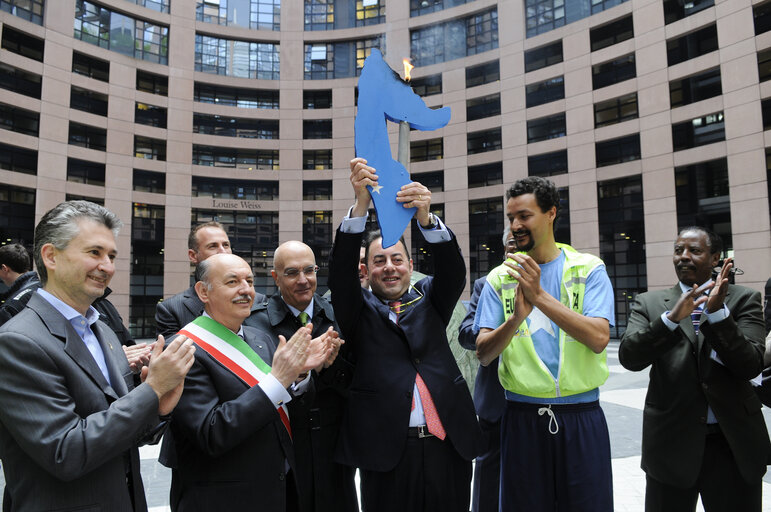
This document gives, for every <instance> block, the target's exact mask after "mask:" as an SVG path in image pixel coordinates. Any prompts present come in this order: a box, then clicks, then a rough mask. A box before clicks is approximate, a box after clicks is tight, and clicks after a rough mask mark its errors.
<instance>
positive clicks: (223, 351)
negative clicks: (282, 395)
mask: <svg viewBox="0 0 771 512" xmlns="http://www.w3.org/2000/svg"><path fill="white" fill-rule="evenodd" d="M178 334H181V335H183V336H187V337H188V338H190V339H191V340H193V342H194V343H195V344H196V345H198V346H199V347H201V349H203V351H204V352H206V353H207V354H209V355H210V356H212V357H213V358H214V359H216V360H217V361H219V362H220V363H221V364H222V365H223V366H224V367H225V368H227V369H228V370H230V371H231V372H233V373H234V374H235V375H236V376H237V377H238V378H239V379H241V380H242V381H244V382H245V383H246V385H247V386H249V387H254V386H256V385H257V384H258V383H259V382H260V381H261V380H262V379H263V378H265V376H266V375H267V374H268V373H270V365H269V364H268V363H266V362H265V361H263V360H262V358H260V356H259V355H257V352H255V351H254V349H252V347H250V346H249V345H248V344H247V343H246V342H245V341H244V340H242V339H241V338H240V337H238V335H236V334H235V333H234V332H233V331H231V330H230V329H228V328H227V327H225V326H224V325H222V324H220V323H219V322H217V321H216V320H214V319H213V318H209V317H207V316H199V317H198V318H196V319H195V320H193V321H192V322H190V323H189V324H187V325H186V326H184V327H183V328H182V329H181V330H180V331H179V333H178ZM277 411H278V415H279V417H281V422H282V423H283V424H284V426H285V427H286V430H287V432H289V436H290V437H291V435H292V429H291V428H290V426H289V415H288V413H287V409H286V405H284V404H281V405H280V406H279V407H278V408H277Z"/></svg>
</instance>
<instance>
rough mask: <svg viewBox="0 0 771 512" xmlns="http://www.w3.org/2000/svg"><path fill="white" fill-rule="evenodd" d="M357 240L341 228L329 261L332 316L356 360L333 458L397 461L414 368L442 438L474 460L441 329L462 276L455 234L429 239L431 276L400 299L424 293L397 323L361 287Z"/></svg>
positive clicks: (463, 395) (475, 441)
mask: <svg viewBox="0 0 771 512" xmlns="http://www.w3.org/2000/svg"><path fill="white" fill-rule="evenodd" d="M361 239H362V234H361V233H359V234H348V233H343V232H341V231H339V230H338V232H337V237H336V238H335V243H334V246H333V248H332V254H331V256H330V263H329V285H330V289H331V290H332V304H333V305H334V308H335V316H336V317H337V322H338V324H339V325H340V327H341V329H342V331H343V335H344V337H345V340H346V344H350V345H349V348H350V349H351V350H352V351H353V353H354V357H355V360H356V369H355V370H354V374H353V383H352V385H351V389H350V395H349V398H348V409H347V411H346V413H345V416H344V418H343V428H342V431H341V433H340V441H339V446H338V460H340V461H341V462H343V463H344V464H347V465H349V466H357V467H359V468H361V469H365V470H373V471H389V470H391V469H393V468H394V467H395V466H396V464H397V462H398V461H399V459H400V458H401V456H402V454H403V452H404V447H405V444H406V442H407V429H408V427H409V416H410V409H411V405H412V390H413V385H414V383H415V376H416V373H417V372H418V371H419V372H420V375H421V377H423V380H424V381H425V383H426V386H427V387H428V390H429V391H430V392H431V397H432V398H433V401H434V404H435V405H436V408H437V411H438V412H439V417H440V419H441V420H442V423H443V424H444V428H445V431H446V432H447V438H446V440H445V441H446V442H449V443H452V445H453V447H454V448H455V449H456V450H457V452H458V453H459V454H460V456H461V457H463V458H464V459H466V460H471V459H473V458H474V457H475V456H476V455H477V454H478V453H479V450H480V448H481V432H480V430H479V423H478V422H477V419H476V414H475V413H474V404H473V402H472V401H471V395H470V394H469V391H468V386H467V385H466V381H465V379H464V378H463V376H462V375H461V373H460V370H459V369H458V365H457V364H456V363H455V358H454V357H453V355H452V352H451V351H450V347H449V345H448V342H447V335H446V333H445V326H446V325H447V322H448V321H449V320H450V316H451V315H452V310H453V308H454V307H455V303H456V301H457V300H458V298H459V297H460V294H461V293H462V292H463V287H464V285H465V280H466V266H465V263H464V261H463V256H462V255H461V253H460V249H459V248H458V243H457V241H456V240H455V237H453V239H452V240H450V241H449V242H442V243H436V244H431V252H432V254H433V256H434V261H435V265H436V277H427V278H425V279H422V280H420V281H419V282H418V283H416V284H415V285H414V289H413V288H411V289H410V290H409V291H408V292H407V293H406V294H405V295H404V296H403V297H402V298H401V300H402V303H405V304H406V303H407V302H410V301H413V300H415V299H417V298H418V296H419V294H422V295H423V298H422V299H420V300H417V301H415V302H413V303H412V305H410V306H409V307H407V308H406V309H405V310H404V312H402V313H401V314H400V315H399V325H396V324H395V323H394V322H392V321H391V320H390V319H389V317H388V313H389V308H388V306H387V305H386V304H384V303H383V302H381V301H380V300H379V299H378V298H377V297H375V296H374V295H373V294H372V292H370V291H369V290H363V289H362V288H361V285H360V283H359V271H358V268H359V267H358V261H359V247H360V246H361ZM415 289H417V290H418V292H416V291H415Z"/></svg>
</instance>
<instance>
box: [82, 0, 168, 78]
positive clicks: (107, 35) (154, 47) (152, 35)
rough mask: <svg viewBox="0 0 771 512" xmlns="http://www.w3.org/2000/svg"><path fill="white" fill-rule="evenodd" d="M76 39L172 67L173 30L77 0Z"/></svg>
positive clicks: (84, 0) (83, 0)
mask: <svg viewBox="0 0 771 512" xmlns="http://www.w3.org/2000/svg"><path fill="white" fill-rule="evenodd" d="M75 39H80V40H81V41H85V42H87V43H90V44H93V45H96V46H100V47H102V48H107V49H108V50H112V51H115V52H118V53H122V54H123V55H128V56H129V57H134V58H136V59H141V60H146V61H149V62H157V63H159V64H168V54H169V47H168V44H169V27H164V26H161V25H155V24H152V23H149V22H147V21H143V20H139V19H134V18H132V17H130V16H127V15H125V14H121V13H119V12H115V11H111V10H109V9H107V8H105V7H101V6H100V5H98V4H95V3H92V2H87V1H86V0H75Z"/></svg>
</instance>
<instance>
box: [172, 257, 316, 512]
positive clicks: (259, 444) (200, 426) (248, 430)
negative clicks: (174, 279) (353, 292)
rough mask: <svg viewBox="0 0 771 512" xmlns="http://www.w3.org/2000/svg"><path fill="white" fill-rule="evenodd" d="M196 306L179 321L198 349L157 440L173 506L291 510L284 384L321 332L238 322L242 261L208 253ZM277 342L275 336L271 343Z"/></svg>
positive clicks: (246, 299) (243, 294) (244, 301)
mask: <svg viewBox="0 0 771 512" xmlns="http://www.w3.org/2000/svg"><path fill="white" fill-rule="evenodd" d="M199 270H200V272H199V276H200V278H201V281H199V282H197V283H196V286H195V288H196V292H197V293H198V296H199V298H200V299H201V301H202V302H203V303H204V304H205V312H204V314H203V315H202V316H201V317H199V318H197V319H195V320H194V321H193V322H192V323H190V324H188V325H186V326H183V331H182V332H183V333H185V334H187V333H189V335H190V337H191V338H192V339H193V340H194V341H195V342H196V344H197V345H198V347H199V350H198V351H197V352H196V357H195V364H194V365H193V368H192V369H191V370H190V372H189V373H188V376H187V378H186V379H185V392H184V394H183V396H182V398H181V399H180V402H179V405H178V406H177V408H176V409H175V410H174V415H173V422H172V425H171V428H170V429H169V432H168V433H167V435H166V437H165V438H164V441H163V449H162V453H161V462H162V463H163V464H165V465H167V466H169V467H171V468H172V481H171V500H170V501H171V508H172V510H174V511H185V512H187V511H201V512H210V511H213V510H227V511H228V512H238V511H247V510H257V509H259V510H270V511H271V512H283V511H295V510H297V488H296V485H295V480H296V479H295V478H294V474H295V472H296V471H297V465H296V463H295V458H294V450H293V449H292V439H291V435H292V433H291V425H290V423H289V422H287V421H285V420H286V411H285V409H284V404H286V403H288V402H290V400H292V396H291V395H290V394H289V393H288V392H287V388H289V387H290V386H292V384H293V383H294V382H295V380H296V379H297V378H298V375H300V374H301V373H302V372H307V371H308V370H309V369H311V368H315V367H317V366H319V365H321V364H323V363H324V362H325V361H326V360H327V358H328V357H329V356H330V354H331V343H329V340H330V335H328V334H326V333H325V335H324V336H322V337H320V338H316V339H314V340H313V341H311V334H310V329H308V328H307V327H299V328H298V329H296V332H295V333H294V336H292V338H291V339H290V341H289V342H286V339H285V338H284V337H283V336H280V337H279V340H280V342H279V343H276V342H275V341H274V340H273V338H272V336H271V335H269V334H268V333H267V332H265V331H261V330H258V329H254V328H251V327H248V326H242V322H243V321H244V319H246V318H247V317H248V316H249V314H250V311H251V306H252V302H253V301H254V281H253V279H254V278H253V275H252V271H251V269H250V268H249V264H248V263H246V261H244V260H243V259H242V258H240V257H238V256H236V255H232V254H218V255H215V256H212V257H210V258H208V259H207V260H205V261H204V262H202V263H201V264H200V269H199ZM277 345H278V346H277Z"/></svg>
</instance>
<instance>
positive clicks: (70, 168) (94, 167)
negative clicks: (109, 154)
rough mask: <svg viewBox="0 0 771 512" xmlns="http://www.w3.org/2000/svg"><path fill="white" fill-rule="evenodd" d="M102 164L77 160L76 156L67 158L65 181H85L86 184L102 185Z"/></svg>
mask: <svg viewBox="0 0 771 512" xmlns="http://www.w3.org/2000/svg"><path fill="white" fill-rule="evenodd" d="M104 167H105V166H104V164H100V163H97V162H89V161H87V160H78V159H76V158H68V159H67V181H72V182H74V183H85V184H86V185H97V186H99V187H103V186H104Z"/></svg>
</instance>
